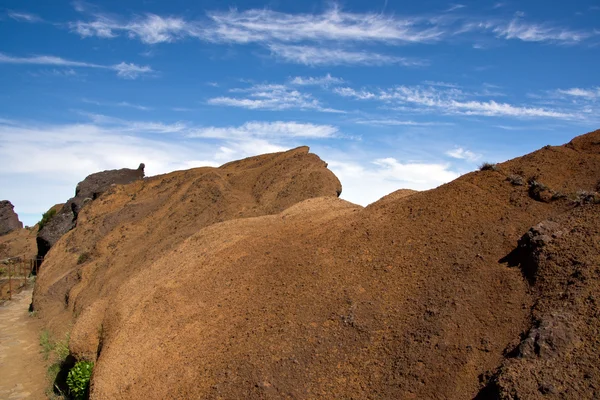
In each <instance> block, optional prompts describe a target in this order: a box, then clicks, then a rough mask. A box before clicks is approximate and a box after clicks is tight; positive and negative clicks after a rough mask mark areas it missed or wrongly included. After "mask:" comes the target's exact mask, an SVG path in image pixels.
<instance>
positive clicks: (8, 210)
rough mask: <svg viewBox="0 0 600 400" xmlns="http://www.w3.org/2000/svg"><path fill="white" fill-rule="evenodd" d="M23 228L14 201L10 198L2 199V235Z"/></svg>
mask: <svg viewBox="0 0 600 400" xmlns="http://www.w3.org/2000/svg"><path fill="white" fill-rule="evenodd" d="M22 228H23V223H22V222H21V221H19V216H18V215H17V214H16V213H15V211H14V206H13V205H12V203H11V202H10V201H8V200H2V201H0V236H2V235H6V234H7V233H10V232H12V231H14V230H17V229H22Z"/></svg>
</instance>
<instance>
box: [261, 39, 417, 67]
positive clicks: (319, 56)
mask: <svg viewBox="0 0 600 400" xmlns="http://www.w3.org/2000/svg"><path fill="white" fill-rule="evenodd" d="M269 49H270V50H271V54H273V55H274V56H275V57H276V58H277V59H279V60H282V61H285V62H290V63H295V64H304V65H309V66H323V65H332V66H336V65H365V66H369V65H370V66H380V65H402V66H405V67H417V66H425V65H427V61H425V60H417V59H410V58H406V57H397V56H391V55H385V54H380V53H374V52H370V51H354V50H344V49H339V48H325V47H317V46H304V45H284V44H271V45H269Z"/></svg>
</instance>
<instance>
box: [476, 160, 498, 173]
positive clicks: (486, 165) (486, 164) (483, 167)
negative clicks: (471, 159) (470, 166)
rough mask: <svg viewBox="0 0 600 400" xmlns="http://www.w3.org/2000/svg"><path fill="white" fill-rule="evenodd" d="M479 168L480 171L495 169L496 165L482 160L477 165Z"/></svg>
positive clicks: (496, 168)
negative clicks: (481, 162)
mask: <svg viewBox="0 0 600 400" xmlns="http://www.w3.org/2000/svg"><path fill="white" fill-rule="evenodd" d="M479 170H480V171H497V170H498V167H497V166H496V164H492V163H489V162H484V163H483V164H481V165H480V166H479Z"/></svg>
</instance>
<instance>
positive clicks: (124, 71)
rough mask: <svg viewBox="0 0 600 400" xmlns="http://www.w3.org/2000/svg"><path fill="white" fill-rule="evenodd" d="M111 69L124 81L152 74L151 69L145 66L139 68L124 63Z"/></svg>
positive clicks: (138, 66)
mask: <svg viewBox="0 0 600 400" xmlns="http://www.w3.org/2000/svg"><path fill="white" fill-rule="evenodd" d="M111 68H112V69H114V70H115V71H117V75H118V76H120V77H121V78H126V79H136V78H137V77H139V76H140V75H145V74H149V73H151V72H153V71H152V68H150V67H149V66H147V65H144V66H140V65H135V64H131V63H129V64H128V63H126V62H122V63H120V64H117V65H113V66H112V67H111Z"/></svg>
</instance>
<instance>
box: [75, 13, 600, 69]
mask: <svg viewBox="0 0 600 400" xmlns="http://www.w3.org/2000/svg"><path fill="white" fill-rule="evenodd" d="M462 8H465V6H464V5H462V4H452V5H451V7H450V8H449V9H448V10H446V11H445V12H442V13H440V14H439V15H431V14H424V15H410V16H398V15H391V14H389V15H388V14H385V13H372V12H363V13H353V12H348V11H344V10H343V9H342V8H341V7H339V6H338V5H336V4H334V5H333V6H332V7H330V8H328V9H326V10H324V11H323V12H320V13H297V14H292V13H284V12H278V11H274V10H270V9H265V8H262V9H248V10H243V11H239V10H237V9H230V10H228V11H208V12H207V13H206V17H205V18H203V19H198V20H189V19H186V18H184V17H181V16H173V15H169V16H161V15H157V14H152V13H146V14H144V15H136V16H134V17H132V18H129V19H127V18H123V17H120V16H114V15H110V14H104V13H100V12H98V11H97V10H93V11H90V10H87V9H86V8H85V7H83V8H82V7H79V10H80V11H81V12H83V13H84V14H87V15H88V16H90V17H91V18H90V19H87V20H86V19H83V20H78V21H73V22H71V23H70V24H69V26H70V28H71V30H72V31H73V32H75V33H77V34H79V35H80V36H81V37H84V38H85V37H92V36H95V37H98V38H104V39H112V38H116V37H119V36H125V37H128V38H130V39H136V40H139V41H141V42H142V43H145V44H149V45H155V44H159V43H171V42H176V41H181V40H185V39H194V40H199V41H203V42H209V43H216V44H237V45H246V44H257V45H260V46H262V47H263V48H265V49H267V50H268V51H269V53H270V55H271V56H272V57H273V58H274V59H276V60H279V61H281V62H286V63H294V64H302V65H309V66H325V65H329V66H339V65H346V66H382V65H399V66H405V67H418V66H426V65H428V60H426V59H418V58H411V57H404V56H403V55H398V54H392V53H391V51H373V50H372V45H381V46H388V47H390V48H395V49H397V48H398V46H403V45H409V44H413V45H414V44H432V43H439V42H442V41H456V40H459V38H460V40H472V41H473V42H474V43H475V44H474V46H475V47H477V48H484V47H482V45H481V43H480V42H481V39H482V36H484V35H485V36H487V37H488V39H489V40H515V39H516V40H521V41H526V42H542V43H555V44H577V43H581V42H583V41H585V40H586V39H589V38H590V37H592V36H594V35H595V33H594V32H587V31H579V30H575V29H569V28H564V27H559V26H556V25H554V24H551V23H534V22H526V21H525V20H524V19H523V18H521V17H520V16H518V17H515V18H513V19H511V20H499V19H492V18H486V17H474V16H466V15H457V14H454V13H451V11H455V10H458V9H462ZM369 47H370V48H371V49H370V48H369Z"/></svg>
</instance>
